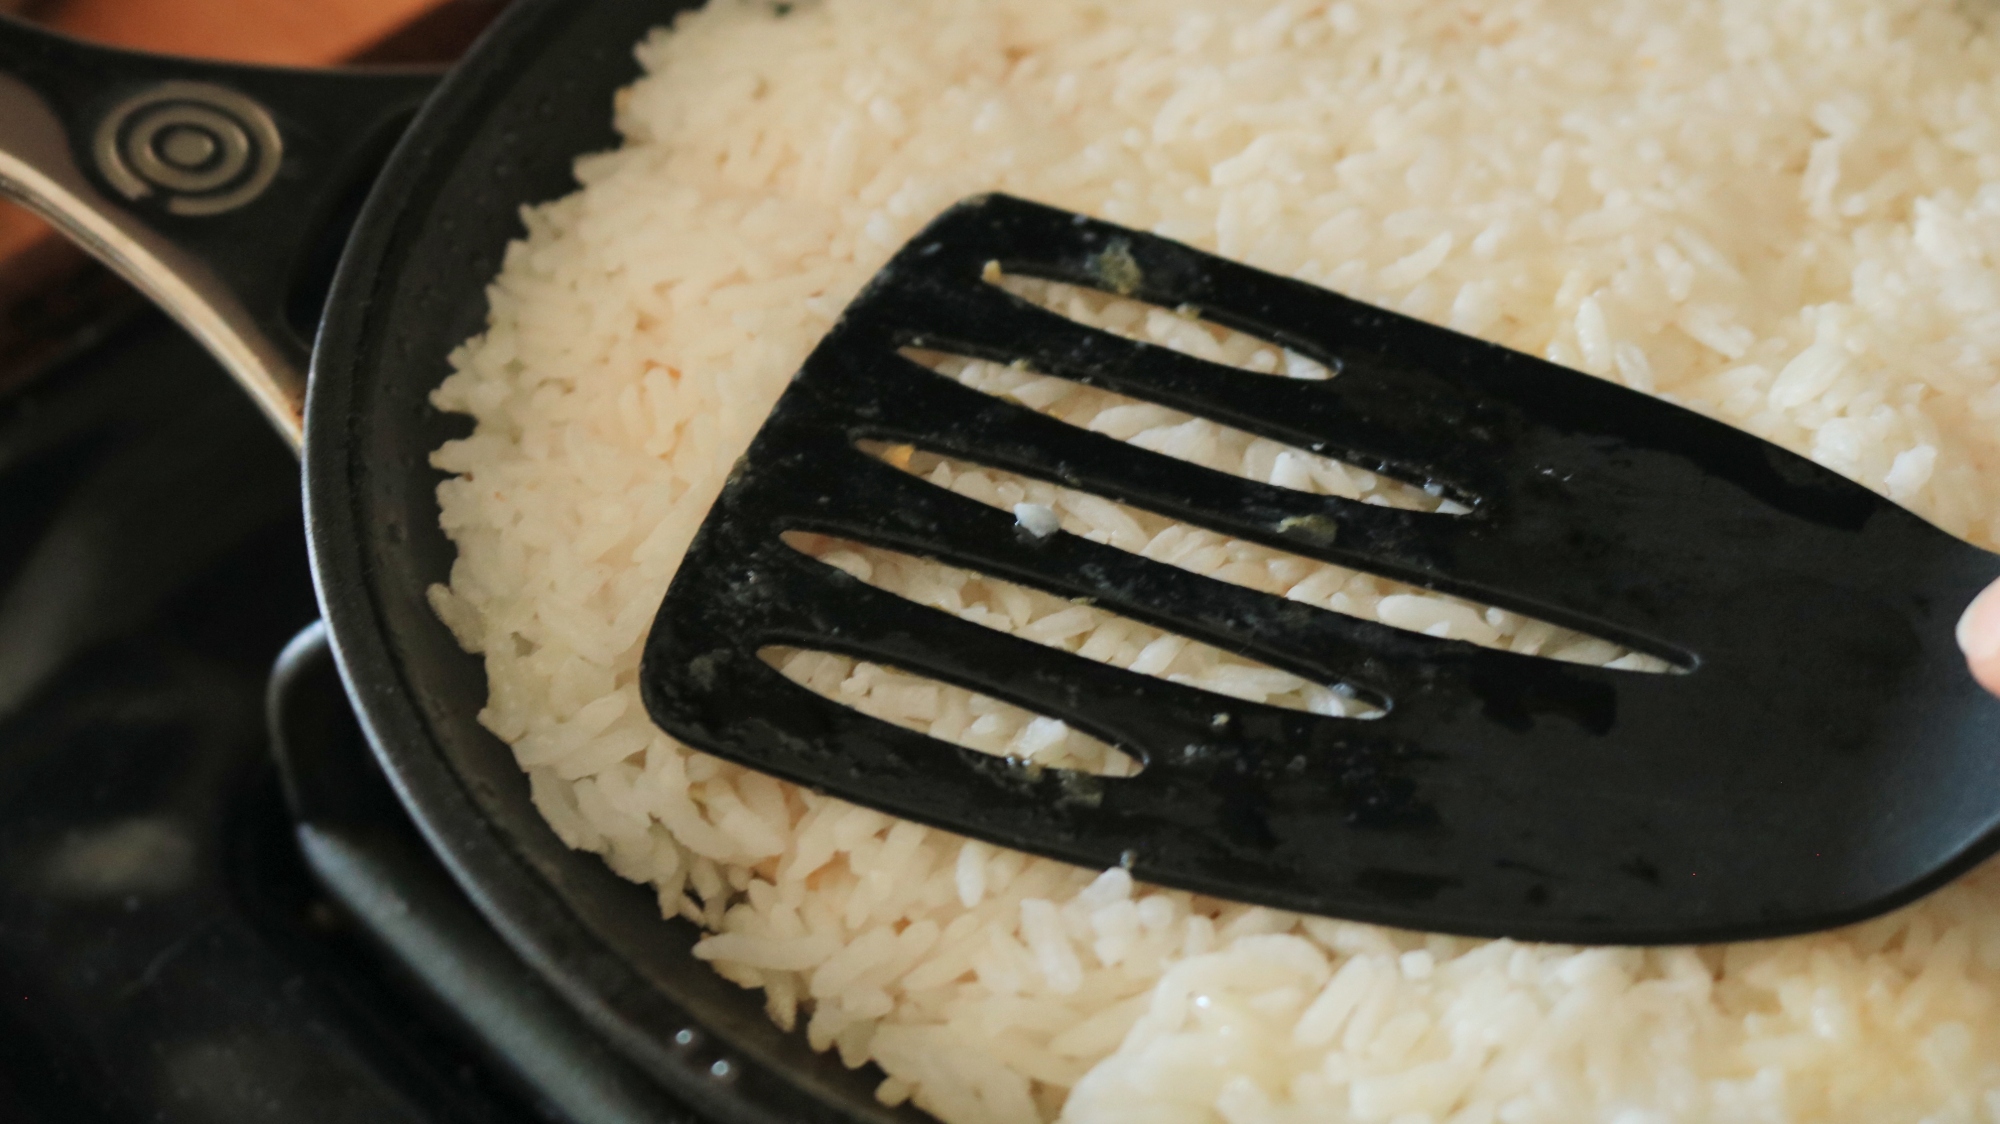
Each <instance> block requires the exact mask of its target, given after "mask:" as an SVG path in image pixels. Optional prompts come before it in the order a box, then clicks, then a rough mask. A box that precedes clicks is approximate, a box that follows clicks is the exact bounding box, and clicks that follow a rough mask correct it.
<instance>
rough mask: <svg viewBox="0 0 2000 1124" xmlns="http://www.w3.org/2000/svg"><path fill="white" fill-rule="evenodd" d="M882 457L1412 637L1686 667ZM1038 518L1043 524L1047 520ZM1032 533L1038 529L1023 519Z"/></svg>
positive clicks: (894, 450)
mask: <svg viewBox="0 0 2000 1124" xmlns="http://www.w3.org/2000/svg"><path fill="white" fill-rule="evenodd" d="M859 447H860V448H861V449H862V450H863V451H864V452H867V453H869V454H870V455H872V456H874V457H875V458H877V459H878V460H881V461H882V462H884V463H886V464H889V465H891V466H893V467H895V468H898V469H901V470H902V471H904V472H907V473H909V474H910V475H912V476H916V477H919V478H921V479H923V480H924V481H926V482H927V483H929V484H931V485H933V486H935V487H939V488H943V489H946V490H948V491H951V492H953V493H955V494H957V495H961V496H965V497H966V498H968V499H973V500H977V501H979V502H980V503H983V504H986V505H988V506H989V507H995V508H999V509H1001V510H1003V511H1010V512H1016V517H1017V519H1018V518H1020V513H1019V512H1018V510H1017V509H1018V508H1020V507H1023V506H1026V507H1033V508H1040V509H1045V510H1046V511H1047V512H1048V513H1049V517H1051V518H1053V520H1054V521H1055V523H1056V525H1057V526H1058V527H1059V528H1060V529H1061V530H1062V531H1064V532H1067V533H1069V534H1073V535H1077V536H1078V537H1080V538H1086V539H1089V540H1091V541H1093V542H1099V543H1103V544H1105V545H1107V546H1110V547H1114V548H1116V549H1118V550H1122V551H1125V552H1127V553H1129V554H1135V555H1138V556H1140V557H1142V558H1146V559H1150V560H1152V561H1156V562H1164V563H1166V564H1167V565H1170V566H1175V567H1177V568H1179V569H1183V570H1187V571H1189V572H1191V573H1196V574H1201V575H1203V576H1205V577H1210V578H1214V579H1216V580H1217V581H1223V582H1228V583H1229V584H1231V585H1237V586H1242V587H1243V588H1245V589H1251V590H1255V591H1257V592H1260V593H1266V594H1270V595H1272V596H1274V597H1283V598H1285V599H1287V600H1290V601H1297V602H1300V603H1303V604H1307V605H1313V606H1315V607H1317V608H1321V609H1325V610H1328V611H1330V612H1335V613H1341V614H1345V615H1347V616H1352V617H1358V618H1361V619H1363V620H1370V621H1376V622H1379V623H1381V624H1385V625H1389V626H1390V627H1393V628H1397V629H1401V630H1404V631H1408V632H1417V633H1422V634H1423V635H1426V636H1432V637H1439V638H1443V639H1451V640H1461V641H1465V642H1466V643H1470V644H1476V645H1479V646H1481V647H1486V648H1496V649H1500V650H1502V651H1508V652H1514V653H1517V654H1519V655H1525V656H1536V657H1540V658H1545V659H1552V660H1558V661H1561V662H1564V663H1578V664H1586V665H1592V666H1603V667H1609V668H1611V669H1613V670H1617V671H1634V672H1641V673H1649V674H1683V673H1685V671H1686V670H1687V669H1686V668H1684V667H1680V666H1677V665H1675V664H1672V663H1669V662H1667V661H1666V660H1663V659H1660V658H1659V657H1657V656H1653V655H1649V654H1647V653H1644V652H1640V651H1636V650H1634V649H1632V648H1630V647H1627V646H1625V645H1622V644H1619V643H1617V642H1615V641H1612V640H1609V639H1606V638H1603V637H1597V636H1592V635H1590V634H1589V633H1586V632H1581V631H1578V630H1575V629H1568V628H1563V627H1561V626H1558V625H1555V624H1552V623H1549V622H1547V621H1542V620H1537V619H1535V618H1532V617H1528V616H1526V615H1524V614H1521V613H1518V612H1511V611H1508V610H1506V609H1502V608H1500V607H1498V606H1494V605H1487V604H1480V603H1478V602H1475V601H1470V600H1466V599H1464V598H1459V597H1452V596H1449V595H1446V594H1443V593H1438V592H1436V591H1433V590H1428V589H1424V588H1422V587H1419V586H1415V585H1411V584H1409V583H1406V582H1400V581H1396V580H1394V579H1392V578H1387V577H1383V576H1381V575H1378V574H1371V573H1367V572H1365V571H1361V570H1358V569H1350V568H1348V567H1344V566H1336V565H1333V564H1331V563H1327V562H1321V561H1318V560H1316V559H1311V558H1306V557H1303V556H1301V555H1297V554H1291V553H1288V552H1286V551H1282V550H1277V549H1275V548H1272V547H1268V546H1265V545H1263V544H1261V543H1251V542H1245V541H1243V540H1241V539H1234V538H1230V537H1228V536H1225V535H1221V534H1218V533H1216V532H1214V531H1210V530H1207V529H1204V528H1199V527H1190V526H1187V525H1185V524H1180V523H1176V522H1175V521H1173V520H1171V519H1168V518H1167V517H1165V516H1162V515H1159V514H1156V513H1154V512H1151V511H1147V510H1145V509H1143V508H1139V507H1135V506H1133V505H1130V504H1124V503H1119V502H1117V501H1115V500H1111V499H1107V498H1105V497H1103V496H1099V495H1093V494H1091V493H1089V492H1082V491H1077V490H1075V489H1071V488H1063V487H1060V486H1058V485H1055V484H1051V483H1049V482H1047V481H1043V480H1036V479H1034V478H1032V477H1028V476H1023V475H1020V474H1018V473H1012V472H1008V471H1006V470H1004V469H997V468H993V467H991V466H987V465H981V464H977V463H975V462H971V461H966V460H961V459H958V458H952V457H943V456H939V455H937V454H935V453H930V452H926V451H924V450H921V449H917V448H915V447H913V446H910V445H888V444H884V443H882V442H879V441H862V442H859ZM1033 518H1037V519H1039V517H1038V516H1035V517H1033ZM1023 531H1024V533H1032V531H1031V530H1029V528H1027V526H1026V520H1023Z"/></svg>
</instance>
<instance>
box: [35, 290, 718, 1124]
mask: <svg viewBox="0 0 2000 1124" xmlns="http://www.w3.org/2000/svg"><path fill="white" fill-rule="evenodd" d="M315 615H316V609H315V607H314V603H313V596H312V588H311V583H310V580H309V577H308V574H307V567H306V560H305V550H304V537H303V534H302V530H301V525H300V509H299V496H298V468H297V464H296V462H295V461H294V460H293V459H292V457H291V456H290V455H289V454H288V453H287V452H286V451H285V450H284V448H283V447H282V446H281V445H280V443H279V442H278V440H277V438H276V437H275V436H274V435H273V434H272V433H271V432H270V431H269V430H268V429H267V428H266V425H265V423H264V422H263V421H262V419H261V418H260V417H259V415H258V414H257V412H256V411H255V410H254V409H253V408H252V407H251V406H250V404H249V403H248V401H247V400H246V399H245V398H244V397H243V396H242V395H241V394H240V393H239V392H238V391H237V390H236V389H235V387H234V386H233V385H232V384H231V383H230V382H229V381H228V380H227V379H226V378H225V377H224V376H223V374H222V373H221V372H220V371H219V370H218V369H217V368H216V367H215V366H214V364H213V363H211V362H210V361H209V360H208V359H207V358H206V357H205V356H203V355H202V354H201V353H200V351H199V350H198V349H197V348H196V347H195V345H194V344H193V343H192V342H191V341H189V340H188V339H187V338H186V337H185V336H183V335H182V334H181V333H180V332H179V331H178V330H176V329H175V328H173V327H172V326H171V325H169V324H168V323H166V322H165V321H164V320H162V319H160V318H158V317H156V316H151V315H147V316H142V317H139V318H137V319H135V320H133V321H131V322H129V323H128V324H127V325H126V326H125V327H124V328H122V329H121V330H119V331H117V332H115V333H113V334H112V335H111V336H110V338H109V339H108V340H107V341H106V342H104V343H102V344H101V345H99V346H97V347H96V348H94V349H92V350H91V351H89V352H88V353H86V354H85V355H83V356H82V357H81V358H79V359H76V360H73V361H71V362H70V363H69V364H67V365H66V366H65V367H63V368H61V369H59V370H56V371H54V372H52V373H50V374H48V375H46V376H44V377H42V378H41V379H39V380H38V381H37V382H36V383H35V385H33V386H32V387H30V388H29V389H28V390H26V391H24V392H22V393H21V394H20V395H18V396H16V397H14V398H12V399H9V400H6V401H0V1121H8V1122H21V1124H90V1122H95V1121H105V1122H124V1121H173V1122H181V1121H186V1122H195V1124H206V1122H210V1121H213V1122H217V1124H221V1122H229V1124H239V1122H244V1121H265V1120H270V1121H286V1122H289V1124H316V1122H322V1121H324V1122H329V1124H331V1122H343V1124H344V1122H348V1121H354V1122H366V1124H402V1122H413V1124H414V1122H426V1124H430V1122H438V1124H443V1122H454V1124H456V1122H482V1124H483V1122H491V1124H512V1122H527V1121H571V1120H583V1119H586V1118H595V1119H640V1118H644V1119H663V1118H667V1119H677V1118H683V1117H682V1114H681V1113H679V1112H678V1111H675V1110H672V1109H671V1108H667V1107H663V1102H659V1101H658V1100H656V1099H649V1097H650V1094H647V1093H645V1092H644V1091H641V1092H640V1093H637V1094H634V1095H632V1096H627V1097H625V1100H624V1101H623V1102H622V1103H613V1102H617V1101H618V1100H619V1097H618V1096H616V1095H611V1094H606V1093H604V1092H603V1090H604V1089H605V1088H612V1090H613V1093H614V1094H615V1093H616V1091H617V1087H623V1088H626V1089H627V1090H628V1091H629V1090H630V1089H631V1088H633V1087H634V1086H632V1085H631V1083H630V1080H629V1078H630V1075H629V1073H624V1072H622V1071H620V1072H613V1071H614V1070H616V1067H617V1066H618V1065H621V1064H622V1063H616V1062H614V1061H609V1060H606V1059H602V1058H599V1059H598V1060H597V1062H593V1063H590V1064H601V1065H602V1066H608V1067H611V1069H606V1070H604V1071H603V1072H602V1073H599V1074H598V1075H597V1076H598V1077H599V1078H603V1076H604V1073H610V1074H611V1076H610V1077H609V1078H606V1079H604V1080H600V1081H599V1084H598V1086H595V1087H591V1086H589V1085H588V1083H587V1082H586V1083H585V1084H584V1086H581V1087H580V1091H579V1089H570V1090H568V1091H567V1092H565V1091H562V1090H558V1092H557V1093H555V1094H553V1095H551V1094H550V1093H548V1091H547V1090H546V1089H537V1088H536V1087H535V1084H534V1080H533V1075H532V1074H529V1075H528V1076H527V1077H526V1078H524V1077H523V1076H522V1075H523V1072H524V1068H523V1066H522V1065H519V1064H510V1063H509V1062H508V1060H507V1059H506V1057H505V1056H504V1051H502V1052H501V1053H500V1054H496V1053H495V1051H494V1050H493V1048H492V1047H493V1042H492V1039H493V1038H494V1035H492V1034H486V1035H485V1038H486V1039H488V1041H485V1042H484V1043H482V1042H481V1037H482V1035H481V1034H480V1033H468V1032H467V1029H466V1027H467V1026H468V1025H472V1026H478V1025H480V1019H481V1018H483V1017H484V1016H479V1015H474V1016H466V1015H464V1013H463V1010H461V1011H460V1012H458V1013H456V1014H455V1013H454V1012H453V1011H451V1010H450V1009H448V1008H447V1006H445V1005H442V1004H440V1003H439V1002H438V1001H437V1000H436V989H435V988H432V989H429V990H426V988H425V987H424V986H422V985H421V984H420V983H419V982H418V979H419V977H420V976H421V973H418V974H414V975H413V974H412V973H410V972H408V971H406V970H405V965H404V963H402V962H399V961H398V960H397V959H396V958H395V957H394V956H392V955H390V954H389V953H388V952H385V951H383V948H384V946H383V945H382V944H381V943H380V942H379V941H378V940H376V939H375V938H374V937H373V936H371V931H370V930H368V929H367V928H366V927H365V926H364V925H363V924H362V923H361V922H358V921H357V920H356V919H355V918H356V916H357V914H354V913H351V912H349V911H348V910H347V909H345V908H343V907H342V906H341V905H339V904H336V902H335V900H334V897H333V896H332V895H329V894H328V893H327V892H326V891H325V890H323V889H322V887H321V884H320V883H319V882H318V881H316V880H315V878H314V876H313V874H312V872H311V871H310V870H309V869H308V867H307V865H306V863H305V862H304V860H303V858H302V853H301V850H300V847H299V844H298V842H297V840H298V834H297V833H296V831H295V828H294V824H293V822H292V820H291V818H290V815H289V813H288V810H287V805H286V802H285V799H284V796H283V789H282V786H281V784H280V781H279V776H278V772H277V770H276V769H275V768H274V766H273V764H272V757H271V753H270V750H269V744H268V743H269V738H268V736H267V733H266V725H265V696H266V681H267V678H268V676H269V674H270V671H271V667H272V662H273V660H274V658H275V657H276V656H277V655H278V653H279V652H280V650H281V649H282V648H284V646H285V644H286V642H287V641H288V640H289V639H290V638H291V637H292V636H293V635H294V633H296V632H298V631H299V630H300V629H301V628H302V627H303V626H306V625H308V624H310V623H311V622H312V621H313V619H314V617H315ZM321 677H322V678H326V679H327V680H328V681H329V682H330V681H331V680H330V676H329V675H327V674H326V673H322V676H321ZM350 721H351V720H350ZM350 740H351V739H350ZM352 756H353V758H354V762H351V763H353V764H356V767H357V768H365V767H366V766H365V755H362V754H360V753H359V752H358V751H357V752H355V753H354V754H353V755H352ZM369 783H373V784H376V785H378V786H379V783H380V782H379V776H378V777H376V778H375V779H374V780H373V781H372V782H369ZM371 801H372V802H371ZM362 803H363V804H365V805H367V806H368V807H370V808H375V809H378V810H379V818H381V820H382V821H383V822H382V823H381V824H379V825H376V826H379V828H380V830H381V831H382V832H386V833H390V834H393V835H396V836H397V837H398V838H400V839H403V840H406V841H408V842H410V843H411V844H412V846H410V847H406V848H405V851H407V852H409V853H412V854H421V853H423V852H422V851H421V848H420V847H419V846H414V840H415V836H414V835H413V834H411V830H410V829H409V827H408V825H407V823H406V822H400V812H399V811H398V810H396V809H395V807H394V804H393V802H392V801H390V800H388V799H386V797H385V796H384V795H377V796H375V797H373V798H371V800H364V801H362ZM371 814H374V813H371ZM392 821H395V822H392ZM371 830H373V828H371ZM423 874H424V877H425V878H427V879H429V881H428V882H427V883H426V885H427V886H428V887H429V889H428V890H427V891H423V892H418V891H409V892H404V891H402V890H397V889H395V888H393V887H392V888H389V889H387V890H384V889H383V888H382V887H379V886H371V887H368V888H365V889H364V891H363V896H364V897H367V896H368V895H371V894H372V895H374V898H375V900H378V901H382V902H387V903H388V913H389V914H390V915H393V917H401V918H405V919H407V918H409V917H415V918H416V919H417V920H419V921H424V920H426V918H428V917H429V915H428V914H427V913H426V912H425V910H426V908H427V907H426V906H425V905H424V901H423V897H424V893H429V894H430V896H431V898H432V899H435V901H436V902H438V903H441V904H440V905H439V908H441V909H444V910H445V911H446V912H447V913H449V912H450V911H451V910H453V909H455V910H457V912H456V913H453V914H451V917H449V918H447V921H450V922H451V924H446V925H444V926H443V928H444V930H452V924H456V925H457V926H458V928H457V929H456V930H453V931H457V932H460V933H462V934H470V939H473V940H474V941H475V942H477V941H483V942H485V943H484V945H482V946H481V947H480V948H479V949H476V950H470V951H465V952H463V953H461V952H460V951H457V950H454V949H452V948H450V947H448V946H441V947H444V951H442V952H435V950H434V954H433V959H434V960H437V961H439V962H441V963H443V964H444V965H445V966H446V967H447V968H452V969H455V968H456V967H458V966H459V965H460V964H461V962H463V963H464V964H473V963H474V962H480V963H485V964H486V965H487V967H488V969H489V972H488V976H489V979H488V981H487V984H486V986H487V990H488V992H490V993H492V994H494V995H497V996H499V997H500V998H501V999H502V1000H504V1001H505V1002H503V1004H502V1005H503V1006H506V1005H507V1004H508V1003H511V1004H513V1006H515V1007H518V1006H519V1005H520V1002H522V1001H537V1000H536V996H535V994H534V989H535V985H534V984H533V982H532V981H531V980H529V979H527V977H526V972H525V969H521V968H519V967H518V964H517V963H516V964H514V965H512V966H509V964H507V963H505V962H504V961H505V957H506V954H505V953H504V950H503V949H501V948H500V946H498V945H497V943H496V942H495V941H494V939H493V938H492V936H491V934H490V932H474V931H473V930H474V929H475V928H477V926H476V925H472V926H469V925H468V924H467V919H468V918H470V917H471V916H472V915H471V914H470V913H468V912H467V911H466V909H465V907H464V903H463V901H462V899H460V900H457V901H456V902H455V903H454V902H450V901H445V900H444V899H445V898H447V897H449V896H450V895H451V894H452V893H455V891H452V890H450V889H449V883H448V882H445V881H443V879H442V874H441V872H438V871H436V870H435V869H432V870H430V871H427V872H423ZM439 887H444V889H440V888H439ZM399 895H400V896H399ZM351 898H352V895H349V899H351ZM343 900H348V899H343ZM411 903H414V904H411ZM454 919H455V920H454ZM437 928H438V927H437V926H436V925H432V926H431V927H430V929H426V930H424V932H425V933H432V931H433V930H436V929H437ZM421 935H422V934H420V936H421ZM426 939H429V938H428V937H427V938H426ZM433 943H434V944H435V941H434V942H433ZM480 957H484V958H485V960H484V961H480V959H479V958H480ZM494 965H499V967H498V968H497V969H495V968H493V966H494ZM494 971H498V972H499V977H498V978H499V979H500V983H499V984H497V985H496V984H494V983H493V982H492V977H493V972H494ZM509 973H518V975H510V974H509ZM474 982H475V983H476V982H477V981H476V980H475V981H474ZM473 994H474V995H475V999H476V998H477V988H475V989H474V992H473ZM475 1005H476V1004H475ZM530 1006H532V1002H530ZM502 1014H503V1015H504V1014H505V1012H504V1011H503V1012H502ZM565 1014H566V1013H565ZM556 1021H561V1020H560V1018H558V1019H557V1020H556ZM559 1030H560V1028H559ZM564 1033H567V1032H566V1031H565V1032H564ZM500 1037H503V1038H504V1037H505V1035H501V1036H500ZM515 1037H516V1038H520V1037H521V1036H520V1035H516V1036H515ZM522 1040H523V1041H526V1042H528V1049H529V1052H531V1053H533V1054H535V1055H537V1056H544V1057H546V1056H550V1055H549V1050H548V1048H547V1047H546V1042H547V1036H546V1034H544V1035H543V1037H542V1038H540V1039H536V1038H535V1037H534V1036H533V1035H529V1036H528V1037H527V1038H525V1039H522ZM579 1041H581V1040H579ZM578 1049H579V1050H580V1051H581V1054H579V1055H578V1056H582V1055H587V1054H591V1053H592V1051H593V1048H592V1047H590V1046H589V1044H588V1043H587V1042H585V1043H584V1045H583V1046H581V1047H578ZM595 1052H596V1053H600V1054H601V1053H603V1051H601V1050H598V1051H595ZM555 1056H562V1055H561V1052H560V1050H559V1049H558V1050H557V1051H556V1054H555ZM517 1060H518V1059H517ZM526 1068H527V1069H529V1070H532V1069H533V1066H532V1065H529V1066H527V1067H526ZM545 1068H546V1067H545ZM557 1068H559V1069H560V1070H562V1071H563V1072H564V1073H568V1072H570V1071H572V1070H576V1069H579V1068H581V1069H583V1070H588V1069H589V1068H590V1065H588V1064H586V1065H581V1066H580V1067H579V1066H576V1065H569V1064H568V1063H565V1064H563V1065H562V1066H559V1067H557ZM605 1080H608V1081H609V1085H606V1084H605ZM621 1083H622V1084H621ZM579 1105H581V1106H583V1107H582V1108H578V1106H579ZM635 1105H636V1106H637V1107H636V1108H635V1107H634V1106H635Z"/></svg>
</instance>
